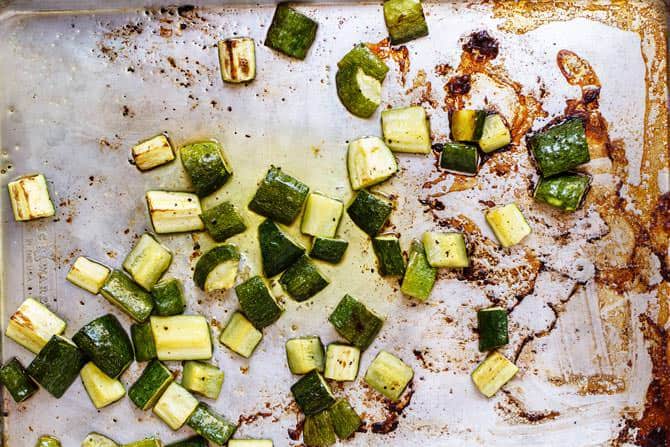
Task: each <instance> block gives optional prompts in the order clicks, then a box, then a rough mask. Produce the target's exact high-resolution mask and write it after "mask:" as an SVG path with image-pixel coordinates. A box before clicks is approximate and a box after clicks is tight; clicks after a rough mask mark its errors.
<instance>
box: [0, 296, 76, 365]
mask: <svg viewBox="0 0 670 447" xmlns="http://www.w3.org/2000/svg"><path fill="white" fill-rule="evenodd" d="M65 326H66V324H65V321H63V320H62V319H61V318H60V317H59V316H58V315H56V314H54V313H53V312H51V311H50V310H49V309H47V307H46V306H45V305H44V304H42V303H40V302H39V301H37V300H35V299H33V298H28V299H26V300H25V301H24V302H23V303H22V304H21V305H20V306H19V308H18V309H17V310H16V312H14V314H13V315H12V316H11V317H9V324H8V325H7V330H6V331H5V335H6V336H7V337H9V338H11V339H12V340H14V341H15V342H17V343H18V344H20V345H21V346H23V347H24V348H26V349H28V350H30V351H32V352H33V353H35V354H37V353H38V352H40V350H41V349H42V348H43V347H44V345H46V344H47V342H48V341H49V340H50V339H51V337H52V336H54V335H60V334H62V333H63V331H65Z"/></svg>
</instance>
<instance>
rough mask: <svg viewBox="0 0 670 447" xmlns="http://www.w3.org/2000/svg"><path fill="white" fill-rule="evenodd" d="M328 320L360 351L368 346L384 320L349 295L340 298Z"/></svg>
mask: <svg viewBox="0 0 670 447" xmlns="http://www.w3.org/2000/svg"><path fill="white" fill-rule="evenodd" d="M328 321H330V322H331V323H332V325H333V326H335V329H336V330H337V332H338V333H339V334H340V335H341V336H342V337H344V338H345V339H346V340H347V341H348V342H349V343H351V344H352V345H354V346H356V347H357V348H359V349H360V350H361V351H364V350H365V349H367V348H368V346H370V344H371V343H372V341H373V340H374V339H375V337H376V336H377V334H378V333H379V331H380V330H381V328H382V325H383V324H384V320H382V319H381V318H380V317H378V316H377V315H375V314H374V313H373V312H372V311H370V310H369V309H368V308H367V307H365V305H364V304H363V303H361V302H360V301H358V300H356V299H355V298H353V297H351V296H349V295H345V296H344V298H342V300H341V301H340V303H339V304H338V305H337V307H336V308H335V310H333V313H331V314H330V317H328Z"/></svg>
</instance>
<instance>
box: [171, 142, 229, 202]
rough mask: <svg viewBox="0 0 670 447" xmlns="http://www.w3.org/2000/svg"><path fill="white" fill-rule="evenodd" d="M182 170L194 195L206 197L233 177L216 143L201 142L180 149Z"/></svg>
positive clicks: (221, 150)
mask: <svg viewBox="0 0 670 447" xmlns="http://www.w3.org/2000/svg"><path fill="white" fill-rule="evenodd" d="M179 154H180V156H181V163H182V165H184V170H185V171H186V172H187V173H188V176H189V177H190V179H191V184H192V185H193V189H195V193H196V194H197V195H198V196H199V197H204V196H207V195H209V194H211V193H213V192H214V191H216V190H217V189H219V188H220V187H222V186H223V185H224V184H225V183H226V182H227V181H228V179H229V178H230V176H231V175H233V171H232V169H231V168H230V166H229V165H228V162H227V161H226V159H225V158H224V157H223V149H222V148H221V145H220V144H219V143H217V142H216V141H201V142H198V143H192V144H189V145H186V146H184V147H182V148H181V149H180V151H179Z"/></svg>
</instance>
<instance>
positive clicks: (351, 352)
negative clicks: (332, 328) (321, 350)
mask: <svg viewBox="0 0 670 447" xmlns="http://www.w3.org/2000/svg"><path fill="white" fill-rule="evenodd" d="M360 361H361V350H360V349H358V348H357V347H355V346H349V345H344V344H342V343H331V344H329V345H328V349H327V350H326V368H325V370H324V373H323V377H325V378H326V379H329V380H335V381H338V382H352V381H354V380H356V376H357V375H358V364H359V363H360Z"/></svg>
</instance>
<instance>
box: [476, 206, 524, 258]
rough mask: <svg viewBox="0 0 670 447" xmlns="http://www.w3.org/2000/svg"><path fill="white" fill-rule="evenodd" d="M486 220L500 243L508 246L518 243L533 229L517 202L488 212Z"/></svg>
mask: <svg viewBox="0 0 670 447" xmlns="http://www.w3.org/2000/svg"><path fill="white" fill-rule="evenodd" d="M486 222H488V224H489V226H490V227H491V229H492V230H493V233H494V234H495V235H496V238H498V242H500V245H502V246H503V247H506V248H507V247H511V246H513V245H516V244H518V243H519V242H521V241H522V240H523V239H524V238H525V237H526V236H528V235H529V234H530V233H531V231H532V230H531V229H530V225H528V222H526V218H525V217H523V214H522V213H521V210H520V209H519V207H518V206H517V205H516V203H510V204H507V205H505V206H500V207H497V208H494V209H492V210H490V211H489V212H488V213H486Z"/></svg>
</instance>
